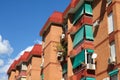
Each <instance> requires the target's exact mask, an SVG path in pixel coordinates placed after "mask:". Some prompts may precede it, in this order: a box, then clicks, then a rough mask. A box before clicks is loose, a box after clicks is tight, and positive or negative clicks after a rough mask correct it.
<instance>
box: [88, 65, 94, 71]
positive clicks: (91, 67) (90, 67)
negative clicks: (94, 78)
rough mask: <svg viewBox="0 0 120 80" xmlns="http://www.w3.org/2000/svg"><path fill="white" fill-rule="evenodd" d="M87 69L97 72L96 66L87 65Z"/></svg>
mask: <svg viewBox="0 0 120 80" xmlns="http://www.w3.org/2000/svg"><path fill="white" fill-rule="evenodd" d="M87 69H90V70H95V69H96V68H95V64H87Z"/></svg>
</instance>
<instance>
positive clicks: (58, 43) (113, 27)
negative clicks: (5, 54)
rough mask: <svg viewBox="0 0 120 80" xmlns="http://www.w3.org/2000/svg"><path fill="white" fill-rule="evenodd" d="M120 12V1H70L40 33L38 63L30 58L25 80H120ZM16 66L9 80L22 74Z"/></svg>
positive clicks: (12, 67) (49, 20)
mask: <svg viewBox="0 0 120 80" xmlns="http://www.w3.org/2000/svg"><path fill="white" fill-rule="evenodd" d="M119 9H120V0H71V2H70V4H69V5H68V7H67V8H66V9H65V11H64V12H58V11H55V12H54V13H53V14H52V15H51V16H50V17H49V18H48V20H47V21H46V23H45V25H44V26H43V28H42V29H41V31H40V36H42V41H43V42H42V51H43V52H41V53H40V57H39V59H36V58H35V59H32V58H27V70H26V80H38V79H30V78H32V75H33V77H35V76H37V77H39V78H40V79H39V80H119V79H120V71H119V70H120V57H119V56H120V54H119V52H120V48H119V47H120V27H119V26H120V23H119V19H120V13H119V12H120V10H119ZM34 51H36V50H35V49H34ZM42 53H43V54H42ZM33 58H34V57H33ZM35 60H38V62H37V63H39V64H36V61H35ZM31 62H32V63H31ZM16 64H17V65H18V63H17V60H16V61H14V62H13V64H11V67H10V69H9V70H8V74H9V80H13V77H14V76H15V75H16V74H17V75H18V74H20V71H18V72H15V71H16V68H15V66H16ZM19 64H20V63H19ZM33 64H34V67H32V68H33V69H32V70H33V72H35V74H34V73H33V74H32V73H30V72H32V70H30V69H31V67H30V66H31V65H33ZM35 66H38V67H37V68H36V69H35ZM28 67H29V68H28ZM37 71H38V73H37ZM11 78H12V79H11Z"/></svg>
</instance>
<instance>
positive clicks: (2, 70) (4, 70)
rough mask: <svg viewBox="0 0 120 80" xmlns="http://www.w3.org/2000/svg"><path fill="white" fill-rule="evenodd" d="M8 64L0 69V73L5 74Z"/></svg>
mask: <svg viewBox="0 0 120 80" xmlns="http://www.w3.org/2000/svg"><path fill="white" fill-rule="evenodd" d="M9 66H10V64H7V65H4V66H3V67H1V68H0V73H7V70H8V68H9Z"/></svg>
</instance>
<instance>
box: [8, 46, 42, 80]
mask: <svg viewBox="0 0 120 80" xmlns="http://www.w3.org/2000/svg"><path fill="white" fill-rule="evenodd" d="M41 57H42V46H41V45H39V44H35V45H34V47H33V49H32V50H31V51H30V52H24V54H23V55H21V56H20V58H19V59H18V60H15V61H14V62H13V63H12V64H11V66H10V67H9V69H8V72H7V74H8V80H40V79H41V76H40V75H41V68H40V65H41V63H42V58H41Z"/></svg>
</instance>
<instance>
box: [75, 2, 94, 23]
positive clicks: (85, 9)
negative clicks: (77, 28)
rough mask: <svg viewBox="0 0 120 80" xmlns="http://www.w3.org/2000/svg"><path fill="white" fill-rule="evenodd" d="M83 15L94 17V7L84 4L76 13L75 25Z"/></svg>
mask: <svg viewBox="0 0 120 80" xmlns="http://www.w3.org/2000/svg"><path fill="white" fill-rule="evenodd" d="M83 14H87V15H92V14H93V12H92V6H91V4H89V3H84V4H83V5H82V6H81V7H80V8H79V9H78V10H77V11H76V12H75V15H74V18H73V24H76V22H77V21H78V20H79V19H80V18H81V16H82V15H83Z"/></svg>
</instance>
